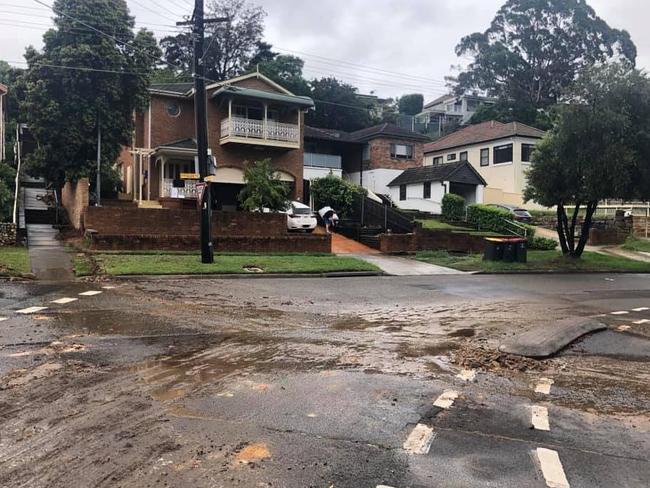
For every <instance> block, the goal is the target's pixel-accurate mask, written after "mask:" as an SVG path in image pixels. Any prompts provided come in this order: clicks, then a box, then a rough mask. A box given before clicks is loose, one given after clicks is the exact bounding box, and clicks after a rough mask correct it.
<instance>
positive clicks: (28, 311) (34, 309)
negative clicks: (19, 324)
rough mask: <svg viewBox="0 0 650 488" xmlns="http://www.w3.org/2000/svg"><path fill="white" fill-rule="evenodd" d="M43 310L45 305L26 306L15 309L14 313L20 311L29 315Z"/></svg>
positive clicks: (45, 308)
mask: <svg viewBox="0 0 650 488" xmlns="http://www.w3.org/2000/svg"><path fill="white" fill-rule="evenodd" d="M43 310H47V307H28V308H23V309H22V310H16V313H20V314H22V315H29V314H31V313H36V312H41V311H43Z"/></svg>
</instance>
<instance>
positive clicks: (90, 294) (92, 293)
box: [79, 290, 102, 297]
mask: <svg viewBox="0 0 650 488" xmlns="http://www.w3.org/2000/svg"><path fill="white" fill-rule="evenodd" d="M100 293H102V292H101V291H98V290H91V291H84V292H83V293H79V296H82V297H94V296H95V295H99V294H100Z"/></svg>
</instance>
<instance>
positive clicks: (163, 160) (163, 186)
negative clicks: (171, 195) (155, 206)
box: [158, 156, 166, 198]
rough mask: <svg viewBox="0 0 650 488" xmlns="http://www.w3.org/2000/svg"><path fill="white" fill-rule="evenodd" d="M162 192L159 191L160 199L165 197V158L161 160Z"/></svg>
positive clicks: (162, 157)
mask: <svg viewBox="0 0 650 488" xmlns="http://www.w3.org/2000/svg"><path fill="white" fill-rule="evenodd" d="M158 161H160V190H158V198H163V197H165V196H166V195H165V156H161V157H160V159H158Z"/></svg>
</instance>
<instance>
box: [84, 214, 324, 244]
mask: <svg viewBox="0 0 650 488" xmlns="http://www.w3.org/2000/svg"><path fill="white" fill-rule="evenodd" d="M84 225H85V228H86V233H87V235H88V236H89V238H90V240H91V247H92V248H93V249H97V250H161V251H170V250H192V249H198V248H199V245H200V241H199V233H200V221H199V213H198V211H197V210H187V209H150V208H121V207H101V208H97V207H90V208H88V210H87V211H86V213H85V216H84ZM212 239H213V245H214V250H215V251H218V252H296V253H308V252H316V253H329V252H331V250H332V243H331V238H330V236H328V235H311V234H307V235H305V234H290V233H289V232H288V230H287V217H286V215H284V214H277V213H249V212H214V213H213V214H212Z"/></svg>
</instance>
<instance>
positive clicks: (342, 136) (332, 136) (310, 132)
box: [305, 125, 354, 142]
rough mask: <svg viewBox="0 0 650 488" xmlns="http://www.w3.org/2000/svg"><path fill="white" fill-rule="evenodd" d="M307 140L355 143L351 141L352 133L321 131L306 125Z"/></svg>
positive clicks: (331, 130)
mask: <svg viewBox="0 0 650 488" xmlns="http://www.w3.org/2000/svg"><path fill="white" fill-rule="evenodd" d="M305 139H320V140H325V141H342V142H354V141H352V140H351V139H350V133H349V132H345V131H342V130H336V129H321V128H320V127H311V126H309V125H305Z"/></svg>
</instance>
